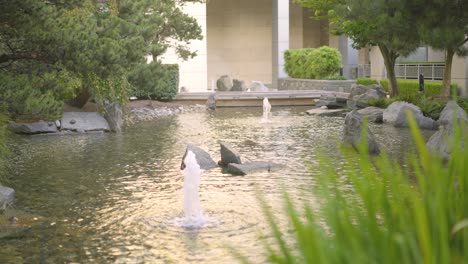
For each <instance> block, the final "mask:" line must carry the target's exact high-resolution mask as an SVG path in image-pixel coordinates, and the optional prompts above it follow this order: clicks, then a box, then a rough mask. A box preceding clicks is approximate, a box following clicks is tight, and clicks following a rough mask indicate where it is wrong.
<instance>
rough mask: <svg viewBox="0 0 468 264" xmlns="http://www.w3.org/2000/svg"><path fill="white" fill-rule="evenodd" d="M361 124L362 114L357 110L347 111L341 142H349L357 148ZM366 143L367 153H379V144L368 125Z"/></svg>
mask: <svg viewBox="0 0 468 264" xmlns="http://www.w3.org/2000/svg"><path fill="white" fill-rule="evenodd" d="M362 125H363V122H362V115H361V114H359V112H358V111H357V110H353V111H351V112H349V113H348V114H347V115H346V118H345V125H344V133H343V143H345V144H350V145H352V146H353V147H354V148H356V149H357V148H359V145H360V144H361V133H362ZM367 145H368V151H369V154H373V155H378V154H380V148H379V145H378V144H377V141H376V140H375V136H374V134H373V133H372V132H371V130H370V129H369V127H367Z"/></svg>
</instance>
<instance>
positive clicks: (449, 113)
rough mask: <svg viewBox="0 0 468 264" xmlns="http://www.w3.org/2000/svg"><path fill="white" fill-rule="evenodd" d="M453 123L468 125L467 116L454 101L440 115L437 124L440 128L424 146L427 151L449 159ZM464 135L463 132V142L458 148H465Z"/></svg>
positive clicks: (465, 132)
mask: <svg viewBox="0 0 468 264" xmlns="http://www.w3.org/2000/svg"><path fill="white" fill-rule="evenodd" d="M454 121H455V122H457V123H458V124H461V123H465V125H468V115H467V114H466V112H465V111H464V110H463V109H462V108H461V107H460V106H458V104H457V103H456V102H455V101H450V102H448V103H447V105H446V106H445V108H444V110H442V113H441V114H440V118H439V124H441V126H440V128H439V131H437V132H436V133H434V135H432V136H431V137H430V138H429V140H428V141H427V144H426V145H427V148H428V149H429V150H431V151H432V152H435V153H438V154H439V155H441V156H442V157H443V158H445V159H448V158H450V153H451V150H450V147H451V146H452V142H450V140H451V139H453V130H454V125H455V124H454ZM462 127H463V126H462ZM465 129H466V126H465ZM466 134H467V131H464V133H463V140H461V142H460V146H461V147H462V148H463V149H464V148H465V146H464V142H465V137H466Z"/></svg>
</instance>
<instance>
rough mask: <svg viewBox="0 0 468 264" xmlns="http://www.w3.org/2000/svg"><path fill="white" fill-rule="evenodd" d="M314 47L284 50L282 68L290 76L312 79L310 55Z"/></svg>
mask: <svg viewBox="0 0 468 264" xmlns="http://www.w3.org/2000/svg"><path fill="white" fill-rule="evenodd" d="M313 50H314V49H310V48H309V49H290V50H286V51H285V52H284V70H285V71H286V73H287V74H288V75H289V76H290V77H291V78H299V79H314V75H313V74H312V71H311V70H310V68H309V67H308V65H310V62H309V61H310V56H311V54H312V51H313Z"/></svg>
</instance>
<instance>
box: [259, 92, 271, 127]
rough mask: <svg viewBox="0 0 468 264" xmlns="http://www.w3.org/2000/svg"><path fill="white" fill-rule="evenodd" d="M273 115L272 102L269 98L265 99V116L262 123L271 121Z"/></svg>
mask: <svg viewBox="0 0 468 264" xmlns="http://www.w3.org/2000/svg"><path fill="white" fill-rule="evenodd" d="M270 116H271V104H270V102H269V101H268V98H267V97H265V98H264V99H263V117H262V121H261V123H269V122H270V121H269V118H270Z"/></svg>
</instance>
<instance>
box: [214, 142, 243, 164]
mask: <svg viewBox="0 0 468 264" xmlns="http://www.w3.org/2000/svg"><path fill="white" fill-rule="evenodd" d="M219 145H220V147H221V150H220V152H221V162H220V163H221V164H220V165H221V166H227V165H228V164H229V163H236V164H241V163H242V162H241V158H240V155H239V153H238V152H237V151H235V150H234V149H233V148H232V147H231V145H229V144H227V143H219Z"/></svg>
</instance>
